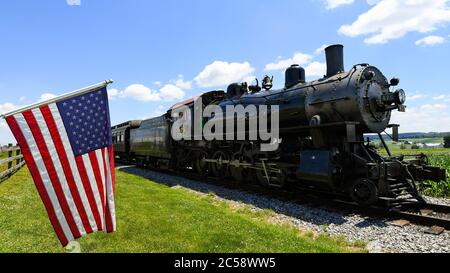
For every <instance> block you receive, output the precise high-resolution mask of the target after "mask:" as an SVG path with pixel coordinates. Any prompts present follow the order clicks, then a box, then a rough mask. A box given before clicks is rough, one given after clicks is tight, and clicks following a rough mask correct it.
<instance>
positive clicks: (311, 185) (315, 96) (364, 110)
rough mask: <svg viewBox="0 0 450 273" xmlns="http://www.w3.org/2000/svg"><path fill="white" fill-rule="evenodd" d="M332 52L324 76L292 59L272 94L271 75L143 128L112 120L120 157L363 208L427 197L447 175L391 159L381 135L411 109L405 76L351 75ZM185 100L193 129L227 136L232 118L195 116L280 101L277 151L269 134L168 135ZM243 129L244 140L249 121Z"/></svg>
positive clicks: (422, 160)
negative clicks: (322, 194) (397, 114)
mask: <svg viewBox="0 0 450 273" xmlns="http://www.w3.org/2000/svg"><path fill="white" fill-rule="evenodd" d="M325 54H326V61H327V73H326V75H324V77H322V78H321V79H318V80H314V81H310V82H307V81H306V77H305V70H304V69H303V68H302V67H300V66H298V65H295V64H294V65H292V66H291V67H289V68H288V69H287V70H286V73H285V84H284V88H282V89H278V90H272V78H270V77H268V76H266V77H265V78H264V79H263V81H262V85H261V86H259V84H258V82H257V83H256V85H250V86H249V85H248V84H247V83H233V84H230V85H229V86H228V88H227V91H226V92H225V91H221V90H215V91H210V92H207V93H205V94H203V95H201V96H200V98H201V105H199V104H198V103H196V102H197V101H198V99H199V97H197V98H192V99H189V100H187V101H184V102H181V103H179V104H177V105H175V106H174V107H172V108H171V109H169V110H168V111H167V113H166V114H164V115H162V116H161V117H157V118H154V119H150V120H145V121H141V122H140V125H137V122H136V121H135V122H132V123H131V122H128V123H124V124H121V125H118V126H115V127H113V138H114V143H115V145H117V149H116V155H117V156H118V157H119V158H125V159H127V160H132V161H134V162H136V163H137V164H139V165H142V166H148V165H152V166H157V167H160V168H171V169H177V170H184V171H195V172H197V173H199V174H201V175H210V176H215V177H224V176H228V177H231V178H232V179H233V181H236V182H237V183H252V182H253V181H255V180H256V181H258V182H259V183H260V184H262V185H264V186H268V187H280V188H281V187H289V188H296V189H297V188H303V189H312V190H319V191H326V192H331V193H334V194H336V195H342V196H349V197H351V198H352V199H353V200H354V201H356V202H358V203H360V204H361V205H371V204H374V203H377V202H378V203H384V204H387V205H389V206H396V205H399V204H402V203H405V202H424V200H423V198H422V197H421V195H420V189H421V187H424V186H425V185H426V184H425V183H424V181H426V180H433V181H440V180H443V179H445V176H446V174H445V171H444V170H442V169H440V168H435V167H431V166H428V165H427V164H426V161H427V160H426V157H425V156H424V155H420V156H416V157H412V158H408V159H406V158H405V157H404V156H399V157H394V156H391V154H390V152H389V149H388V147H387V145H386V144H385V142H384V139H383V138H382V137H381V136H382V135H381V133H382V132H384V131H385V130H386V129H387V128H388V127H392V128H394V131H396V129H397V127H398V126H397V125H391V124H390V118H391V112H392V111H397V110H398V111H405V109H406V106H405V105H404V103H405V100H406V96H405V92H404V91H403V90H402V89H397V90H394V88H395V87H396V86H397V85H398V84H399V80H398V79H397V78H392V79H391V80H389V81H388V80H387V78H386V77H385V76H384V75H383V73H382V72H381V71H380V70H379V69H378V68H376V67H374V66H371V65H369V64H364V63H363V64H357V65H354V66H352V68H351V69H350V70H348V71H346V70H345V69H344V62H343V46H342V45H332V46H329V47H327V48H326V49H325ZM180 105H183V106H186V107H187V108H188V109H191V110H193V111H191V112H189V113H190V114H189V115H192V116H190V117H189V118H188V120H189V121H190V122H192V126H190V127H189V130H192V128H194V127H195V126H198V124H199V123H201V124H202V125H201V126H203V125H204V124H205V123H207V122H208V121H210V120H211V119H215V120H217V119H223V121H224V122H223V123H222V124H223V126H224V128H223V132H227V128H225V127H226V124H227V122H226V119H227V118H229V116H225V115H222V116H220V115H218V114H216V115H215V116H213V117H209V118H208V117H206V118H203V117H202V119H201V121H198V120H196V119H195V118H194V116H193V115H194V114H192V113H193V112H195V111H194V110H196V109H194V108H196V107H197V108H199V107H200V108H203V109H205V108H206V107H208V106H211V105H214V106H217V107H219V108H220V109H223V110H224V111H223V113H225V111H226V109H227V107H228V106H236V105H241V106H243V107H247V106H261V105H265V106H268V107H271V106H272V107H273V106H277V114H278V116H279V128H277V130H278V136H279V137H278V139H276V141H277V143H278V145H277V149H275V150H273V151H263V150H261V149H260V147H261V144H263V143H264V141H263V140H259V139H256V140H255V139H252V140H250V139H241V140H236V139H235V138H232V140H230V138H227V137H226V136H224V137H222V138H218V139H215V140H213V141H207V140H206V139H204V138H200V139H198V138H191V139H182V140H175V139H174V138H173V137H172V135H171V132H173V130H174V129H175V131H176V130H178V128H174V126H176V125H174V124H176V121H177V117H178V118H179V117H180V115H179V113H177V111H178V110H177V109H178V106H180ZM246 114H247V115H245V116H242V117H239V116H235V115H232V118H233V119H236V120H237V119H239V118H241V119H243V120H245V122H249V121H250V120H251V119H252V118H256V119H257V118H258V117H259V116H254V117H252V116H251V115H252V113H250V111H249V112H248V113H246ZM256 114H258V113H256ZM272 114H273V113H272ZM253 115H255V113H253ZM184 118H186V116H184ZM268 120H270V117H269V118H268ZM194 123H196V124H194ZM152 124H153V125H152ZM233 124H235V123H233ZM246 125H248V126H245V127H244V128H245V135H246V136H247V135H249V134H250V125H249V124H246ZM233 126H234V125H233ZM180 130H183V128H180ZM370 133H371V134H378V136H379V137H380V141H381V143H382V144H383V146H384V148H385V149H386V150H387V154H388V156H382V155H380V154H379V153H378V152H377V150H376V149H375V147H373V146H372V145H371V143H370V142H369V141H365V139H364V134H370ZM394 135H397V132H395V133H394ZM122 136H123V137H122ZM124 147H127V148H124Z"/></svg>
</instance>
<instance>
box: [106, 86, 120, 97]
mask: <svg viewBox="0 0 450 273" xmlns="http://www.w3.org/2000/svg"><path fill="white" fill-rule="evenodd" d="M119 95H121V92H120V91H119V90H117V89H114V88H113V89H108V98H109V99H110V100H114V99H116V97H118V96H119Z"/></svg>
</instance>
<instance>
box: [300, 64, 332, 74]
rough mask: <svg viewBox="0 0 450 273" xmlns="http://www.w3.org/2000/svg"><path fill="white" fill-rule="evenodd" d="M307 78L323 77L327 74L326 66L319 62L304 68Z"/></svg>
mask: <svg viewBox="0 0 450 273" xmlns="http://www.w3.org/2000/svg"><path fill="white" fill-rule="evenodd" d="M305 73H306V76H307V77H323V76H324V75H325V74H327V65H326V64H325V63H320V62H312V63H310V64H309V65H308V66H306V67H305Z"/></svg>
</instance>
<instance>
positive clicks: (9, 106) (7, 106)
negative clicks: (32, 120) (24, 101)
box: [0, 102, 19, 114]
mask: <svg viewBox="0 0 450 273" xmlns="http://www.w3.org/2000/svg"><path fill="white" fill-rule="evenodd" d="M17 108H19V106H17V105H15V104H14V103H11V102H5V103H3V104H0V114H6V113H8V112H11V111H14V110H15V109H17Z"/></svg>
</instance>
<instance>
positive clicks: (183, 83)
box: [174, 75, 192, 90]
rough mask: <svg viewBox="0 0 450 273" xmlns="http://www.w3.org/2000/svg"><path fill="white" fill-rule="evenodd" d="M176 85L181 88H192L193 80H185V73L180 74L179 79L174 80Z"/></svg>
mask: <svg viewBox="0 0 450 273" xmlns="http://www.w3.org/2000/svg"><path fill="white" fill-rule="evenodd" d="M174 84H175V86H177V87H178V88H181V89H185V90H190V89H192V81H185V80H184V78H183V75H178V79H177V80H176V81H174Z"/></svg>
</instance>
